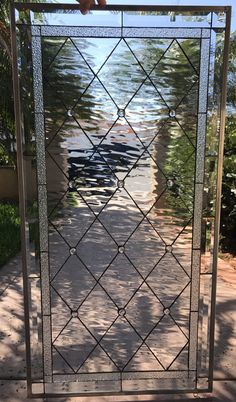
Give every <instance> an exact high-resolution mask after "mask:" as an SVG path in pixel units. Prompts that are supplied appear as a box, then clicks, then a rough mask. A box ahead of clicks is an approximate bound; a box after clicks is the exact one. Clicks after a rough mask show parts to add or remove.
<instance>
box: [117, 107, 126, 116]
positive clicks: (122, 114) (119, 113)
mask: <svg viewBox="0 0 236 402" xmlns="http://www.w3.org/2000/svg"><path fill="white" fill-rule="evenodd" d="M117 114H118V116H119V117H125V110H124V109H118V112H117Z"/></svg>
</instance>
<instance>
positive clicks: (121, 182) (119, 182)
mask: <svg viewBox="0 0 236 402" xmlns="http://www.w3.org/2000/svg"><path fill="white" fill-rule="evenodd" d="M124 184H125V183H124V180H118V183H117V185H118V188H123V187H124Z"/></svg>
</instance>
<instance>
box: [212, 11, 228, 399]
mask: <svg viewBox="0 0 236 402" xmlns="http://www.w3.org/2000/svg"><path fill="white" fill-rule="evenodd" d="M225 12H226V29H225V41H224V53H223V68H222V92H221V102H220V132H219V135H220V138H219V153H218V155H219V159H218V171H217V192H216V213H215V232H214V233H215V236H214V249H213V264H212V294H211V300H212V301H211V319H210V351H209V361H210V364H209V390H210V391H212V388H213V372H214V346H215V345H214V339H215V314H216V287H217V261H218V250H219V234H220V213H221V191H222V171H223V158H224V135H225V117H226V100H227V70H228V61H229V46H230V25H231V13H232V8H231V6H228V7H226V9H225Z"/></svg>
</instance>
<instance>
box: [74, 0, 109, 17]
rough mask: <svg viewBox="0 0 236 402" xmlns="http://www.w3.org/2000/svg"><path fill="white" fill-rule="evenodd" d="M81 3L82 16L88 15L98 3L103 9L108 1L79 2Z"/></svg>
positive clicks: (89, 0) (80, 0) (83, 0)
mask: <svg viewBox="0 0 236 402" xmlns="http://www.w3.org/2000/svg"><path fill="white" fill-rule="evenodd" d="M77 1H79V4H80V11H81V13H82V14H87V12H88V11H89V9H90V8H91V7H93V6H94V5H95V4H96V3H98V5H99V6H101V7H103V6H105V5H106V0H97V1H95V0H77Z"/></svg>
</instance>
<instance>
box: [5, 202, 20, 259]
mask: <svg viewBox="0 0 236 402" xmlns="http://www.w3.org/2000/svg"><path fill="white" fill-rule="evenodd" d="M20 247H21V242H20V217H19V208H18V206H17V205H16V204H12V203H10V202H0V267H1V266H3V265H4V264H6V263H7V261H8V260H9V259H10V258H11V257H13V256H15V255H16V254H17V253H18V252H19V251H20Z"/></svg>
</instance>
